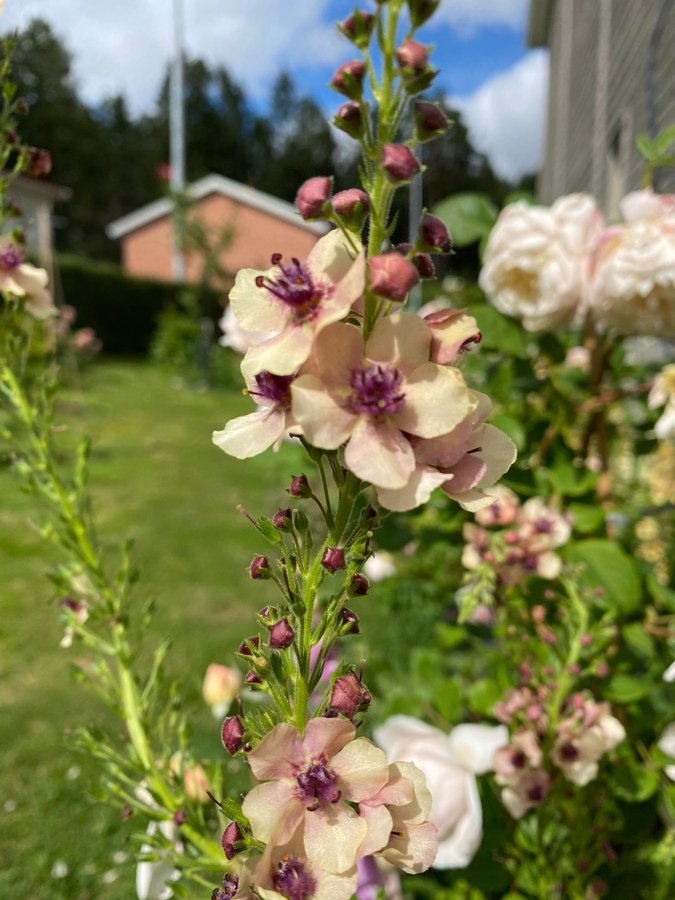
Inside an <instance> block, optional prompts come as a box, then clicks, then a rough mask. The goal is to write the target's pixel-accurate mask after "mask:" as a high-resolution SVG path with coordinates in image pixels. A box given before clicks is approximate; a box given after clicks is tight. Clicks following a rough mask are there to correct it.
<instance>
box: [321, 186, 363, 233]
mask: <svg viewBox="0 0 675 900" xmlns="http://www.w3.org/2000/svg"><path fill="white" fill-rule="evenodd" d="M331 205H332V207H333V209H334V211H335V212H336V213H337V214H338V215H339V216H340V218H341V219H343V220H344V221H345V222H347V223H348V224H350V225H356V226H360V225H361V224H362V223H363V220H364V219H365V217H366V213H367V212H368V210H369V209H370V198H369V196H368V194H366V193H365V191H361V190H359V189H358V188H349V189H348V190H346V191H340V192H339V193H338V194H336V195H335V196H334V197H333V199H332V201H331Z"/></svg>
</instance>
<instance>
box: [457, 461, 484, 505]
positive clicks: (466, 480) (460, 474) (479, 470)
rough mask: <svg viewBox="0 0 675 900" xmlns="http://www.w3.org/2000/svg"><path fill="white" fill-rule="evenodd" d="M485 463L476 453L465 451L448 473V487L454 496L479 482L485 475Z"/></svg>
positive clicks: (476, 485) (468, 489)
mask: <svg viewBox="0 0 675 900" xmlns="http://www.w3.org/2000/svg"><path fill="white" fill-rule="evenodd" d="M485 469H486V466H485V463H484V461H483V460H482V459H481V457H480V454H478V453H465V454H464V456H463V457H462V458H461V459H460V460H459V462H457V463H456V464H455V465H454V466H453V467H452V471H451V472H449V473H448V474H449V475H450V476H451V478H450V481H449V483H448V488H449V489H451V490H452V493H453V494H454V495H455V496H458V495H459V496H461V495H462V494H465V493H466V492H467V491H471V490H473V488H475V487H478V485H479V484H481V482H482V479H483V476H484V475H485Z"/></svg>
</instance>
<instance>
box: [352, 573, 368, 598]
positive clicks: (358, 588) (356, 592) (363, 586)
mask: <svg viewBox="0 0 675 900" xmlns="http://www.w3.org/2000/svg"><path fill="white" fill-rule="evenodd" d="M369 588H370V582H369V581H368V579H367V578H366V576H365V575H362V574H361V573H360V572H357V573H356V575H354V577H353V578H352V583H351V584H350V585H349V593H350V594H352V596H354V597H363V596H364V594H367V593H368V590H369Z"/></svg>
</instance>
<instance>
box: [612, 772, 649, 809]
mask: <svg viewBox="0 0 675 900" xmlns="http://www.w3.org/2000/svg"><path fill="white" fill-rule="evenodd" d="M612 783H613V787H614V789H615V791H616V793H617V794H618V795H619V797H623V799H624V800H629V801H630V802H632V803H642V802H644V801H645V800H647V799H649V797H651V796H652V794H654V793H655V792H656V791H657V790H658V789H659V776H658V774H657V773H656V772H655V771H654V770H653V769H648V768H647V767H646V766H645V765H642V764H636V763H632V764H626V763H625V762H624V763H623V764H622V765H620V766H617V767H616V770H615V771H614V773H613V778H612Z"/></svg>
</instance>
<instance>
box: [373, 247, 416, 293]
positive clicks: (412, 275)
mask: <svg viewBox="0 0 675 900" xmlns="http://www.w3.org/2000/svg"><path fill="white" fill-rule="evenodd" d="M368 268H369V269H370V289H371V290H372V291H373V293H375V294H377V295H378V296H379V297H384V298H385V299H387V300H394V301H396V302H397V303H402V302H403V301H404V300H405V298H406V297H407V296H408V292H409V291H410V289H411V288H413V287H414V286H415V285H416V284H417V282H418V281H419V275H418V274H417V269H416V268H415V266H414V265H413V264H412V263H411V262H410V261H409V260H407V259H404V258H403V257H402V256H401V255H400V254H399V253H394V252H392V253H381V254H380V255H379V256H371V258H370V259H369V260H368Z"/></svg>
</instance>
